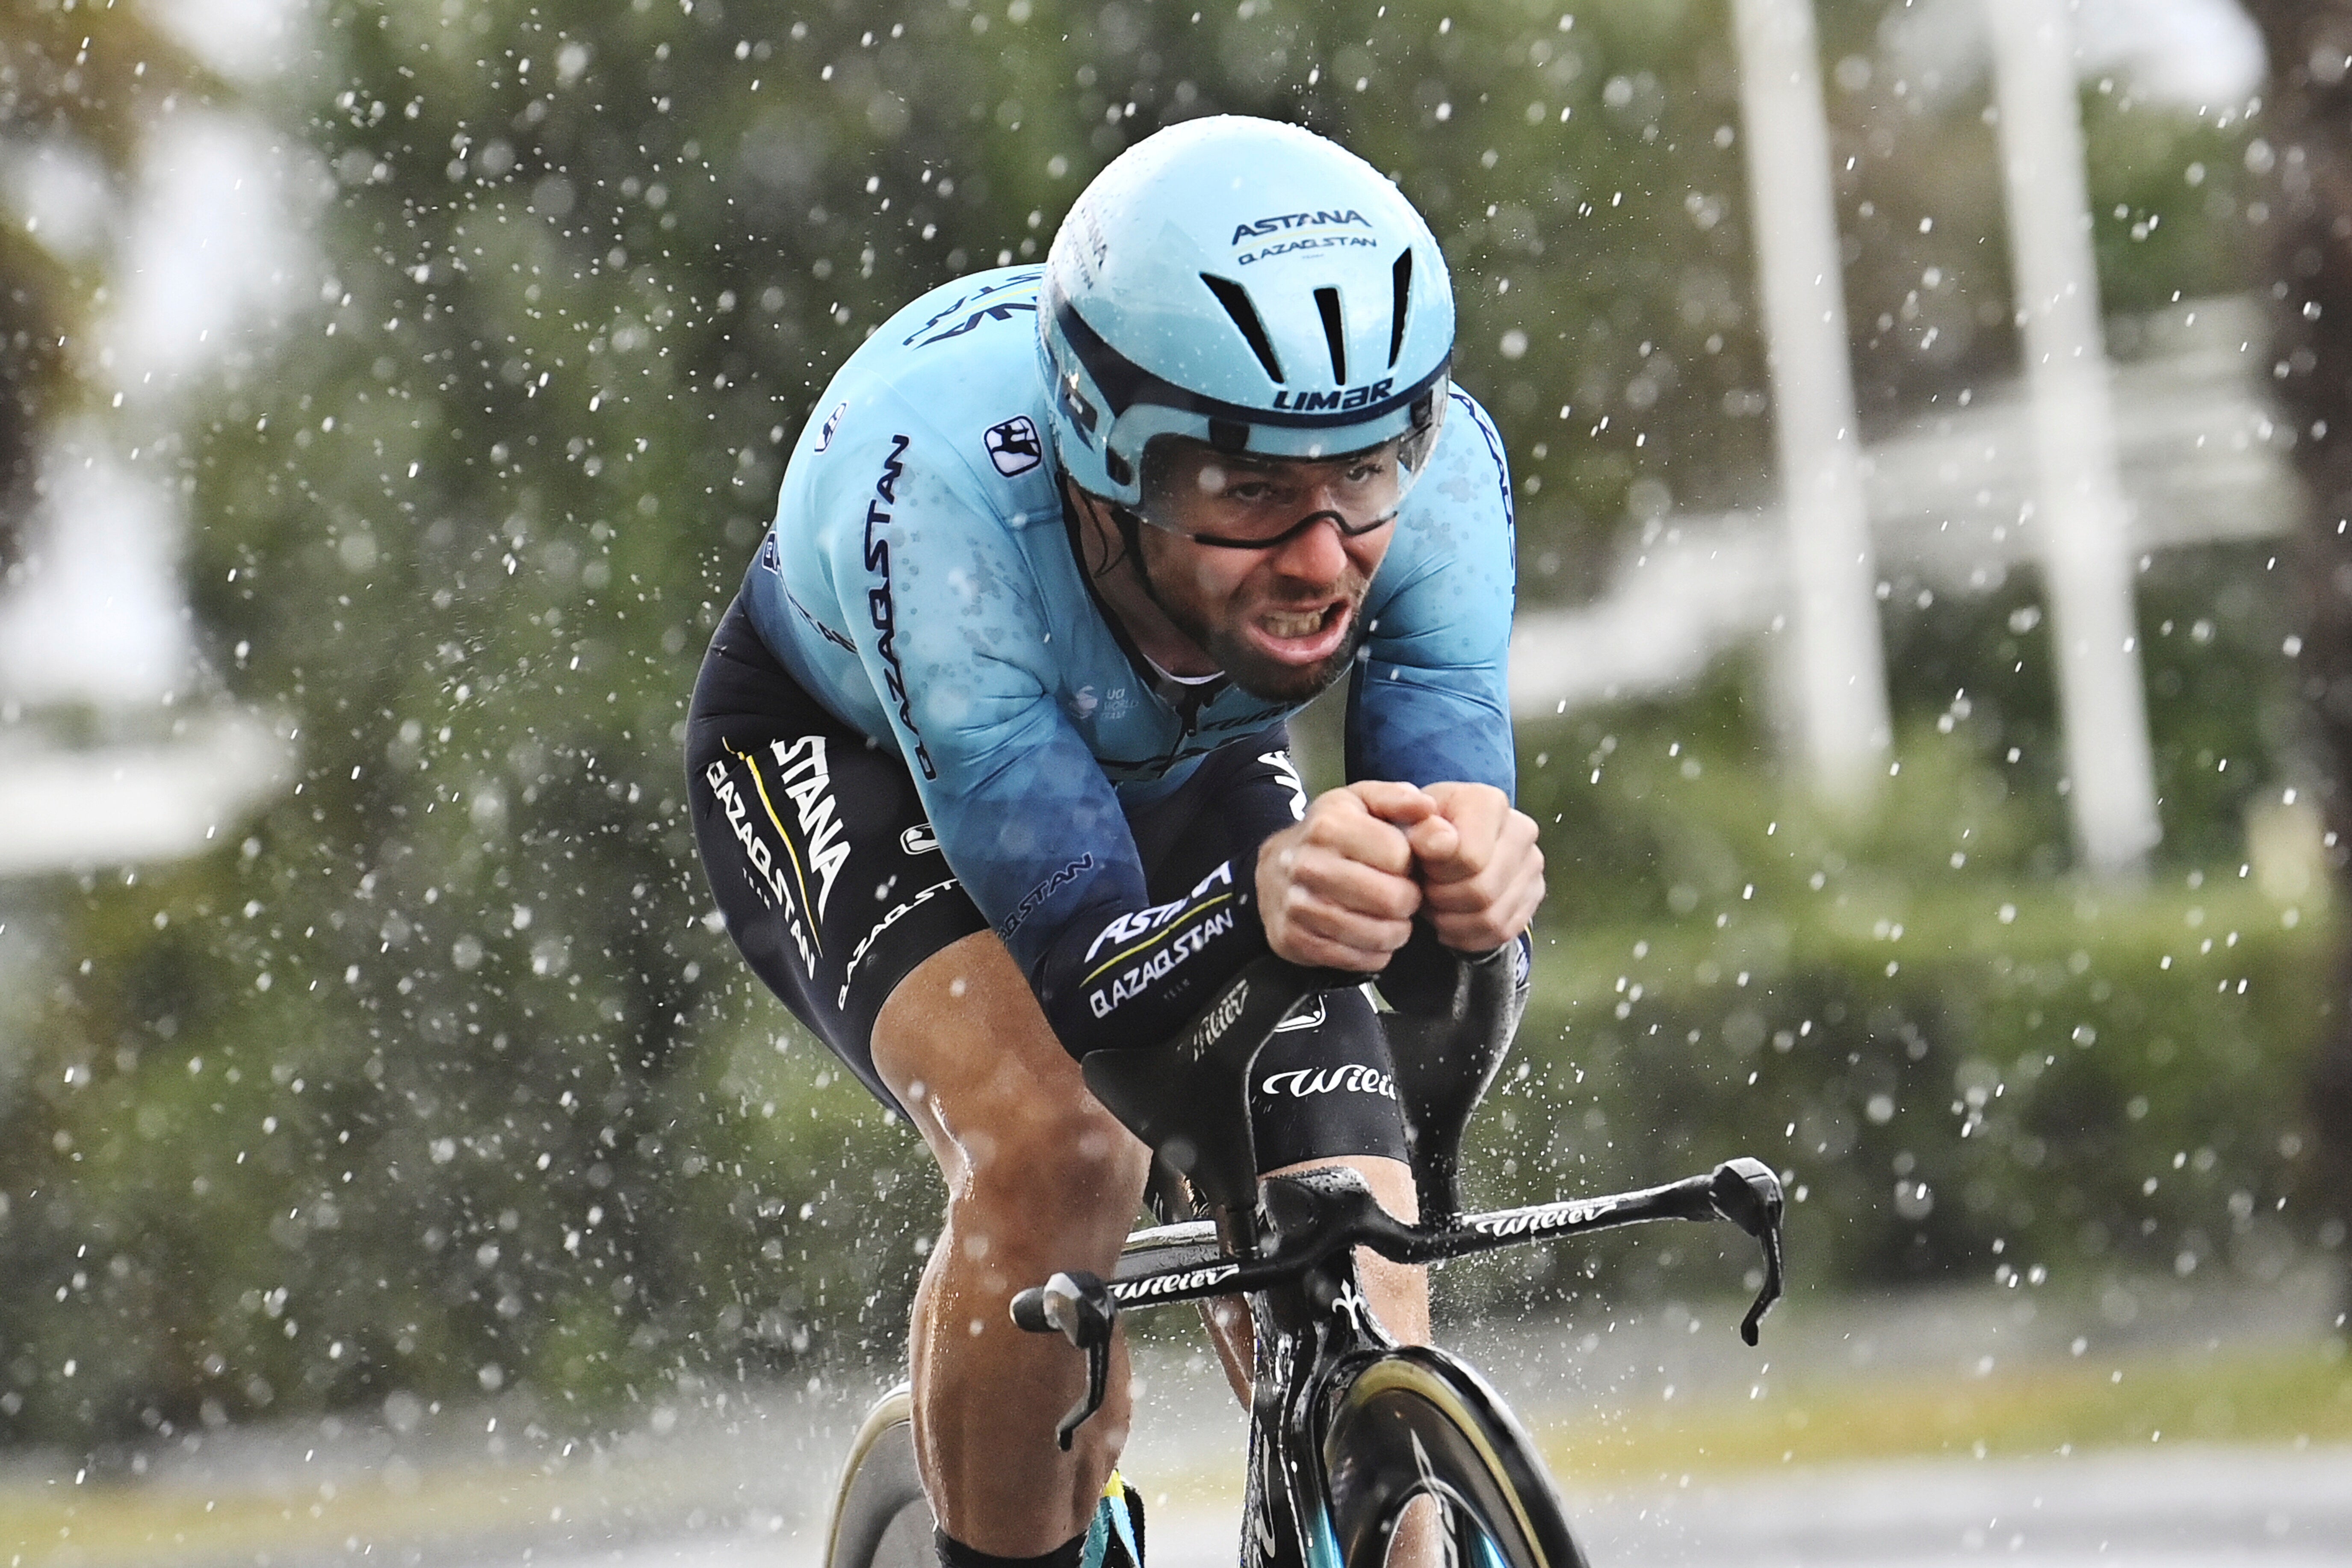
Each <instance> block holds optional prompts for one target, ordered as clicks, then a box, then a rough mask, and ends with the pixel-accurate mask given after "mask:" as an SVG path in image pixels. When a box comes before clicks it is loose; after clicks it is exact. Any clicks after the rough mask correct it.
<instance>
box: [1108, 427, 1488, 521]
mask: <svg viewBox="0 0 2352 1568" xmlns="http://www.w3.org/2000/svg"><path fill="white" fill-rule="evenodd" d="M1437 407H1438V408H1441V409H1442V407H1443V403H1442V401H1441V402H1440V403H1439V404H1438V405H1437ZM1439 418H1440V416H1438V415H1437V414H1435V413H1434V412H1433V416H1432V417H1431V418H1430V420H1429V421H1428V422H1427V423H1426V424H1425V425H1423V426H1420V427H1418V428H1416V429H1414V430H1412V431H1410V432H1408V433H1407V434H1405V435H1403V436H1400V437H1395V438H1393V439H1391V440H1387V441H1383V442H1381V443H1380V444H1379V445H1378V446H1374V447H1365V448H1364V449H1362V450H1361V451H1357V452H1349V453H1345V454H1343V455H1341V456H1339V457H1334V458H1282V457H1273V456H1268V455H1263V454H1259V453H1255V452H1240V453H1234V452H1224V451H1220V450H1219V449H1217V448H1216V447H1212V446H1211V445H1209V444H1208V443H1207V442H1205V441H1196V440H1192V439H1188V438H1186V437H1177V436H1163V437H1157V438H1155V439H1154V440H1153V441H1152V442H1151V443H1150V446H1149V447H1147V448H1146V449H1145V452H1144V459H1143V482H1142V486H1141V489H1142V498H1141V500H1140V503H1139V506H1138V508H1137V510H1139V512H1140V513H1141V514H1142V517H1143V520H1144V521H1146V522H1149V523H1150V524H1152V525H1153V526H1154V527H1156V528H1161V529H1165V530H1167V531H1170V532H1171V533H1179V534H1182V535H1184V536H1186V537H1188V538H1191V539H1192V540H1194V541H1196V542H1200V543H1203V544H1212V545H1225V546H1229V547H1234V548H1263V547H1266V546H1271V545H1274V544H1278V543H1281V542H1284V541H1286V540H1287V539H1289V538H1290V537H1292V536H1293V535H1295V534H1296V533H1297V532H1299V531H1301V530H1302V529H1303V528H1304V527H1305V526H1306V525H1307V524H1309V523H1311V522H1313V521H1318V520H1321V519H1324V518H1328V519H1330V520H1331V521H1334V522H1336V523H1338V524H1339V531H1340V532H1341V533H1342V534H1346V535H1351V536H1352V535H1355V534H1360V533H1366V532H1369V531H1371V530H1373V529H1375V528H1378V527H1380V526H1381V525H1382V524H1383V523H1386V522H1389V521H1391V520H1392V519H1394V518H1395V516H1396V515H1397V512H1398V510H1400V509H1401V508H1402V507H1403V505H1404V501H1405V497H1406V496H1408V495H1410V494H1411V493H1412V487H1413V485H1414V484H1415V483H1416V482H1418V481H1419V479H1420V478H1421V476H1422V474H1423V472H1424V471H1425V470H1426V468H1427V467H1428V462H1429V457H1430V454H1431V453H1432V452H1433V450H1435V448H1436V446H1437V430H1438V425H1439Z"/></svg>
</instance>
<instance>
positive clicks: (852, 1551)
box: [824, 1383, 939, 1568]
mask: <svg viewBox="0 0 2352 1568" xmlns="http://www.w3.org/2000/svg"><path fill="white" fill-rule="evenodd" d="M913 1423H914V1401H913V1397H912V1395H911V1394H910V1393H909V1392H908V1387H907V1385H906V1384H903V1383H902V1384H899V1385H898V1387H896V1388H894V1389H892V1390H891V1391H890V1392H889V1393H887V1394H884V1395H883V1396H882V1398H881V1401H880V1403H878V1404H877V1405H875V1406H874V1408H873V1409H872V1410H870V1411H868V1412H866V1421H865V1424H864V1425H862V1426H859V1427H858V1429H857V1436H856V1440H855V1441H854V1442H852V1443H851V1445H850V1448H849V1463H848V1464H847V1465H846V1466H845V1467H844V1468H843V1469H842V1472H841V1485H840V1487H839V1488H837V1489H835V1492H834V1496H833V1522H832V1525H831V1528H829V1529H828V1530H827V1531H825V1548H824V1568H936V1564H937V1563H938V1562H939V1552H938V1550H937V1549H936V1548H935V1547H934V1546H933V1545H932V1543H931V1505H930V1503H929V1501H928V1500H925V1498H924V1496H923V1478H922V1476H921V1474H920V1472H919V1471H918V1470H917V1469H916V1468H915V1428H914V1424H913Z"/></svg>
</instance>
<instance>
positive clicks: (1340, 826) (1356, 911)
mask: <svg viewBox="0 0 2352 1568" xmlns="http://www.w3.org/2000/svg"><path fill="white" fill-rule="evenodd" d="M1437 810H1438V805H1437V802H1436V801H1435V800H1434V799H1433V797H1431V796H1430V795H1427V794H1425V793H1423V791H1421V790H1418V789H1415V788H1414V787H1413V786H1412V785H1411V784H1380V783H1368V784H1349V785H1348V786H1347V787H1346V788H1345V789H1335V790H1331V791H1328V792H1327V793H1325V794H1323V795H1318V796H1316V797H1315V800H1314V802H1313V804H1311V805H1308V806H1307V816H1306V817H1305V818H1304V819H1303V820H1302V821H1300V822H1299V824H1298V825H1297V826H1295V827H1286V828H1285V829H1283V830H1282V831H1281V832H1280V833H1277V834H1276V835H1275V836H1274V837H1271V838H1268V839H1267V840H1266V841H1265V844H1264V845H1262V846H1261V847H1259V849H1258V854H1257V897H1258V910H1259V913H1260V915H1261V916H1262V918H1263V919H1264V920H1265V936H1266V942H1267V944H1268V945H1270V946H1271V947H1272V948H1273V949H1274V951H1275V952H1276V954H1277V955H1279V956H1281V957H1283V958H1286V959H1288V960H1289V961H1290V962H1291V963H1303V964H1307V965H1309V966H1311V967H1315V968H1326V969H1346V970H1351V971H1353V972H1355V973H1359V974H1370V973H1377V972H1379V971H1380V970H1381V969H1383V968H1385V967H1386V966H1387V964H1388V961H1389V955H1390V954H1391V953H1393V952H1396V950H1397V949H1398V948H1400V947H1402V946H1403V945H1404V943H1405V939H1406V938H1407V937H1409V936H1411V935H1412V917H1413V914H1414V912H1415V911H1416V910H1419V909H1420V908H1421V905H1422V889H1421V884H1420V883H1419V882H1418V881H1416V880H1415V879H1414V878H1413V867H1414V859H1415V857H1414V854H1413V849H1412V844H1411V842H1410V841H1409V840H1408V838H1407V837H1406V834H1407V831H1408V830H1409V829H1411V828H1412V827H1415V826H1418V825H1420V824H1423V823H1424V822H1427V821H1430V820H1432V819H1433V818H1434V817H1435V816H1436V815H1437ZM1530 826H1532V824H1531V825H1530Z"/></svg>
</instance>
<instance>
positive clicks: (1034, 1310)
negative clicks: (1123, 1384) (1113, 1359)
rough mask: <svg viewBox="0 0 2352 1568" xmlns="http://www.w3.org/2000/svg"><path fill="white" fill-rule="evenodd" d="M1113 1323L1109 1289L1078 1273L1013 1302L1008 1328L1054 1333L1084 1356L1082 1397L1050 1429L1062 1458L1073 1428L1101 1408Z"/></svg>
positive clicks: (1114, 1306) (1114, 1307) (1115, 1309)
mask: <svg viewBox="0 0 2352 1568" xmlns="http://www.w3.org/2000/svg"><path fill="white" fill-rule="evenodd" d="M1117 1321H1118V1300H1117V1299H1116V1298H1114V1297H1113V1296H1112V1295H1111V1293H1110V1288H1109V1287H1108V1286H1107V1285H1105V1284H1104V1283H1103V1282H1102V1280H1101V1279H1099V1278H1097V1276H1095V1275H1092V1274H1089V1273H1087V1271H1086V1270H1085V1269H1083V1268H1079V1269H1073V1270H1071V1271H1070V1272H1068V1273H1066V1274H1056V1275H1055V1276H1054V1277H1053V1278H1052V1279H1048V1280H1046V1281H1045V1284H1044V1285H1042V1286H1033V1287H1031V1288H1030V1289H1026V1290H1024V1291H1022V1292H1021V1293H1020V1294H1019V1295H1017V1296H1015V1297H1013V1326H1014V1327H1016V1328H1018V1329H1020V1330H1022V1331H1024V1332H1025V1333H1032V1334H1050V1333H1055V1332H1059V1333H1060V1334H1061V1336H1062V1337H1063V1338H1064V1339H1066V1340H1067V1341H1069V1342H1070V1343H1071V1344H1072V1345H1074V1346H1076V1348H1077V1349H1079V1350H1082V1351H1084V1352H1087V1392H1086V1395H1085V1397H1083V1398H1081V1399H1080V1400H1079V1401H1078V1402H1077V1403H1076V1405H1072V1406H1070V1409H1069V1413H1068V1414H1067V1415H1064V1416H1063V1417H1062V1420H1061V1424H1060V1425H1059V1426H1055V1428H1054V1440H1055V1442H1056V1443H1059V1444H1060V1445H1061V1447H1062V1451H1063V1452H1064V1453H1068V1452H1069V1450H1070V1440H1071V1438H1073V1437H1075V1436H1076V1435H1077V1430H1078V1428H1079V1427H1081V1426H1085V1425H1086V1424H1087V1422H1088V1421H1089V1420H1091V1419H1093V1417H1094V1414H1095V1412H1096V1411H1097V1410H1100V1409H1101V1408H1102V1403H1103V1390H1104V1388H1105V1387H1106V1386H1107V1385H1108V1383H1109V1381H1110V1335H1111V1329H1112V1326H1113V1325H1114V1324H1115V1323H1116V1322H1117Z"/></svg>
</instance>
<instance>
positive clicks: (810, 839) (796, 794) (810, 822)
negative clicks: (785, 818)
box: [769, 735, 849, 917]
mask: <svg viewBox="0 0 2352 1568" xmlns="http://www.w3.org/2000/svg"><path fill="white" fill-rule="evenodd" d="M769 750H770V751H771V752H772V753H773V754H774V756H775V759H776V767H777V770H778V772H777V783H778V784H780V785H781V786H782V789H783V792H784V794H785V795H786V796H788V797H789V798H790V799H791V801H792V803H793V810H794V814H795V815H796V816H798V817H799V819H800V829H801V842H802V843H803V845H805V846H806V847H807V849H808V864H809V869H810V870H812V871H814V872H815V873H816V877H817V890H816V912H817V914H818V915H819V916H820V917H822V916H823V915H824V908H825V904H826V902H827V901H828V900H831V899H832V897H833V882H834V879H835V878H836V877H838V876H840V875H841V868H842V867H844V866H845V865H846V864H848V862H849V846H848V845H847V844H846V843H845V842H843V840H842V826H841V817H840V816H839V815H838V814H837V813H836V812H835V810H834V804H833V773H832V771H831V770H830V769H828V768H827V767H826V766H825V761H824V736H823V735H803V736H802V737H801V738H800V739H799V740H797V741H794V742H792V743H791V744H790V745H786V744H785V743H784V742H782V741H776V742H772V743H771V744H770V747H769Z"/></svg>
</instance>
